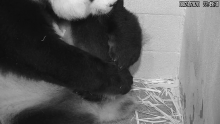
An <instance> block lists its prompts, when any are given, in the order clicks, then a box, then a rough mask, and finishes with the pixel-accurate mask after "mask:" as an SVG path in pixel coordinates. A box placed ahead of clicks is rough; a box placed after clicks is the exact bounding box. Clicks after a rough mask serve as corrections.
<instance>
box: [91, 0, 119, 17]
mask: <svg viewBox="0 0 220 124" xmlns="http://www.w3.org/2000/svg"><path fill="white" fill-rule="evenodd" d="M116 2H117V0H94V1H93V2H92V3H91V6H90V9H91V13H92V14H93V15H101V14H107V13H108V12H110V11H111V10H112V8H113V6H114V4H115V3H116Z"/></svg>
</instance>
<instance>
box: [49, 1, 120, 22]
mask: <svg viewBox="0 0 220 124" xmlns="http://www.w3.org/2000/svg"><path fill="white" fill-rule="evenodd" d="M117 1H118V0H48V2H49V3H50V4H51V7H52V9H53V11H54V12H55V14H56V15H57V16H58V17H60V18H63V19H67V20H73V19H82V18H86V17H87V16H88V15H102V14H107V13H109V12H110V11H111V10H112V8H113V5H114V4H115V3H116V2H117Z"/></svg>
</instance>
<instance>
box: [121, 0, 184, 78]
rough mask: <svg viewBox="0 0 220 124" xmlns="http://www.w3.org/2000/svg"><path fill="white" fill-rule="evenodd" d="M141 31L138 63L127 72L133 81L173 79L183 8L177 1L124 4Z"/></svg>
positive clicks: (128, 0) (133, 0) (127, 0)
mask: <svg viewBox="0 0 220 124" xmlns="http://www.w3.org/2000/svg"><path fill="white" fill-rule="evenodd" d="M124 1H125V7H126V8H127V9H128V10H130V11H132V12H135V13H136V14H137V16H138V18H139V20H140V23H141V26H142V28H143V31H144V32H143V34H144V40H143V44H144V45H143V50H142V55H141V58H140V60H139V61H138V62H137V63H136V64H135V65H134V66H133V67H132V68H131V71H132V73H133V74H134V76H135V77H137V78H173V77H176V76H177V75H178V68H179V59H180V48H181V43H182V31H183V22H184V21H183V20H184V12H185V11H184V8H180V7H179V1H177V0H124Z"/></svg>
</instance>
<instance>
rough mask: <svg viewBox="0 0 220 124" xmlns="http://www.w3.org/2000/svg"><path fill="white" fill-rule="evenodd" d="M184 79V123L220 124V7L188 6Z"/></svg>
mask: <svg viewBox="0 0 220 124" xmlns="http://www.w3.org/2000/svg"><path fill="white" fill-rule="evenodd" d="M181 54H182V56H181V64H180V82H181V87H182V95H183V101H182V103H183V107H184V117H185V123H184V124H220V8H219V7H216V8H210V7H209V8H204V7H200V8H187V11H186V20H185V26H184V39H183V48H182V52H181Z"/></svg>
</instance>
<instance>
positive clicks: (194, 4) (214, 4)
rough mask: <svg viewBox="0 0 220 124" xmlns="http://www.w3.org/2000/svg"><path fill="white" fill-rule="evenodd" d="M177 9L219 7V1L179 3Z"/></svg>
mask: <svg viewBox="0 0 220 124" xmlns="http://www.w3.org/2000/svg"><path fill="white" fill-rule="evenodd" d="M179 7H219V1H179Z"/></svg>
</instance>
